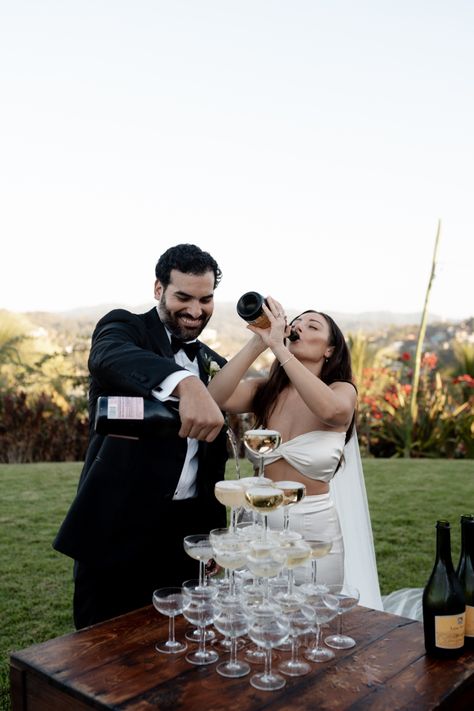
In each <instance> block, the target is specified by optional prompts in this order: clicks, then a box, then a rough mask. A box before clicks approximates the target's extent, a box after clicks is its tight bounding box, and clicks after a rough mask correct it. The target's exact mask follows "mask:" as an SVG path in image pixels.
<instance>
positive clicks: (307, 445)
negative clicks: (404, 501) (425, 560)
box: [250, 430, 383, 610]
mask: <svg viewBox="0 0 474 711" xmlns="http://www.w3.org/2000/svg"><path fill="white" fill-rule="evenodd" d="M345 436H346V435H345V432H333V431H326V430H317V431H314V432H306V433H305V434H302V435H298V436H297V437H294V438H293V439H291V440H288V441H287V442H283V443H282V444H280V446H279V447H278V448H277V449H275V450H274V451H273V452H269V453H268V454H266V455H265V458H264V461H265V465H269V464H271V463H272V462H275V461H277V460H278V459H284V460H285V461H287V462H288V464H290V465H291V466H292V467H293V468H294V469H296V470H297V471H298V472H299V473H300V474H301V475H302V476H304V477H308V479H313V480H317V481H323V482H326V483H329V486H330V490H329V492H328V493H326V494H318V495H308V496H305V498H304V499H303V500H302V501H301V502H300V503H298V504H293V505H291V507H290V509H289V516H290V529H291V530H293V531H297V532H298V533H301V535H302V536H303V538H308V539H309V538H317V537H324V538H328V539H330V540H331V541H332V548H331V551H330V553H329V554H328V555H327V556H325V557H323V558H320V559H319V560H318V563H317V580H318V581H320V582H324V583H328V584H330V583H342V582H344V581H345V582H346V584H350V585H354V586H355V587H357V588H359V590H360V604H361V605H365V606H367V607H372V608H375V609H379V610H382V609H383V606H382V600H381V597H380V588H379V581H378V575H377V566H376V561H375V551H374V543H373V536H372V527H371V523H370V515H369V510H368V504H367V495H366V491H365V482H364V477H363V472H362V465H361V461H360V454H359V448H358V444H357V437H356V435H355V433H354V434H353V436H352V437H351V439H350V441H349V442H348V443H347V445H346V444H345ZM343 454H344V458H343V460H342V462H343V463H342V465H341V467H340V468H339V469H338V465H339V462H340V461H341V457H342V455H343ZM250 458H251V459H252V460H253V461H255V460H254V459H253V457H250ZM337 469H338V471H337V472H336V470H337ZM275 483H276V485H278V482H275ZM268 525H269V527H270V528H273V529H281V528H282V527H283V512H282V510H281V509H279V510H277V511H274V512H272V513H270V514H269V516H268Z"/></svg>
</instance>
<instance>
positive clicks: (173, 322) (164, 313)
mask: <svg viewBox="0 0 474 711" xmlns="http://www.w3.org/2000/svg"><path fill="white" fill-rule="evenodd" d="M158 312H159V314H160V319H161V321H162V323H163V324H164V325H165V326H166V328H167V329H168V331H169V332H170V333H171V334H172V335H173V336H176V338H180V339H181V340H182V341H192V340H193V339H194V338H197V337H198V336H199V334H200V333H202V331H203V330H204V328H205V327H206V326H207V324H208V323H209V320H210V318H211V316H210V315H209V316H206V315H205V314H202V315H201V316H200V317H199V319H194V321H195V323H196V325H195V326H190V325H188V324H183V323H182V320H181V318H180V317H183V316H187V317H188V318H193V317H192V316H191V315H190V314H188V313H187V311H186V309H185V308H184V309H183V310H182V311H177V312H175V313H171V311H169V309H168V307H167V306H166V298H165V296H162V297H161V299H160V301H159V303H158Z"/></svg>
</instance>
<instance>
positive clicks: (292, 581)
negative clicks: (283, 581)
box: [288, 568, 295, 595]
mask: <svg viewBox="0 0 474 711" xmlns="http://www.w3.org/2000/svg"><path fill="white" fill-rule="evenodd" d="M294 586H295V575H294V573H293V568H289V569H288V595H292V594H293V589H294Z"/></svg>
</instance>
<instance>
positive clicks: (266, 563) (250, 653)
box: [242, 537, 286, 662]
mask: <svg viewBox="0 0 474 711" xmlns="http://www.w3.org/2000/svg"><path fill="white" fill-rule="evenodd" d="M285 561H286V553H285V551H284V549H283V548H282V546H281V545H280V542H279V541H278V539H277V538H276V537H269V538H268V540H267V541H265V542H264V541H260V540H255V541H252V542H251V543H250V550H249V553H248V555H247V567H248V569H249V570H250V572H251V573H252V574H253V575H254V577H255V578H257V579H261V580H262V581H263V585H252V586H248V585H246V586H244V589H243V593H242V594H243V596H244V598H245V604H246V607H247V608H248V609H253V608H254V607H255V608H258V607H259V606H260V605H267V606H268V605H270V597H272V599H274V597H275V596H274V595H272V596H270V584H269V580H270V578H274V577H275V576H277V575H278V574H279V573H280V571H281V570H282V569H283V566H284V564H285ZM245 659H247V661H249V662H264V661H265V659H266V653H265V652H263V651H262V650H259V649H258V648H257V649H256V648H255V647H252V646H251V647H249V648H248V649H247V650H246V652H245Z"/></svg>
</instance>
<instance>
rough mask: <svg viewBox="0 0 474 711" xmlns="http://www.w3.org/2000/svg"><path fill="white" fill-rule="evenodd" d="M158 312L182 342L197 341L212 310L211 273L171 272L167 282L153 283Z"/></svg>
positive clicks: (212, 276) (212, 278) (212, 279)
mask: <svg viewBox="0 0 474 711" xmlns="http://www.w3.org/2000/svg"><path fill="white" fill-rule="evenodd" d="M155 299H157V301H158V313H159V314H160V318H161V320H162V321H163V323H164V324H165V326H166V327H167V329H168V330H169V331H170V332H171V333H172V334H173V336H176V337H178V338H181V339H182V340H184V341H191V340H192V339H193V338H197V337H198V336H199V334H200V333H201V331H202V330H203V328H204V327H205V326H206V324H207V323H208V321H209V319H210V318H211V316H212V312H213V311H214V272H213V271H212V270H211V271H208V272H205V273H204V274H199V275H197V274H185V273H183V272H179V271H178V270H177V269H172V270H171V274H170V283H169V284H168V286H167V287H166V289H165V288H163V285H162V283H161V282H160V280H159V279H157V280H156V282H155Z"/></svg>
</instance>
